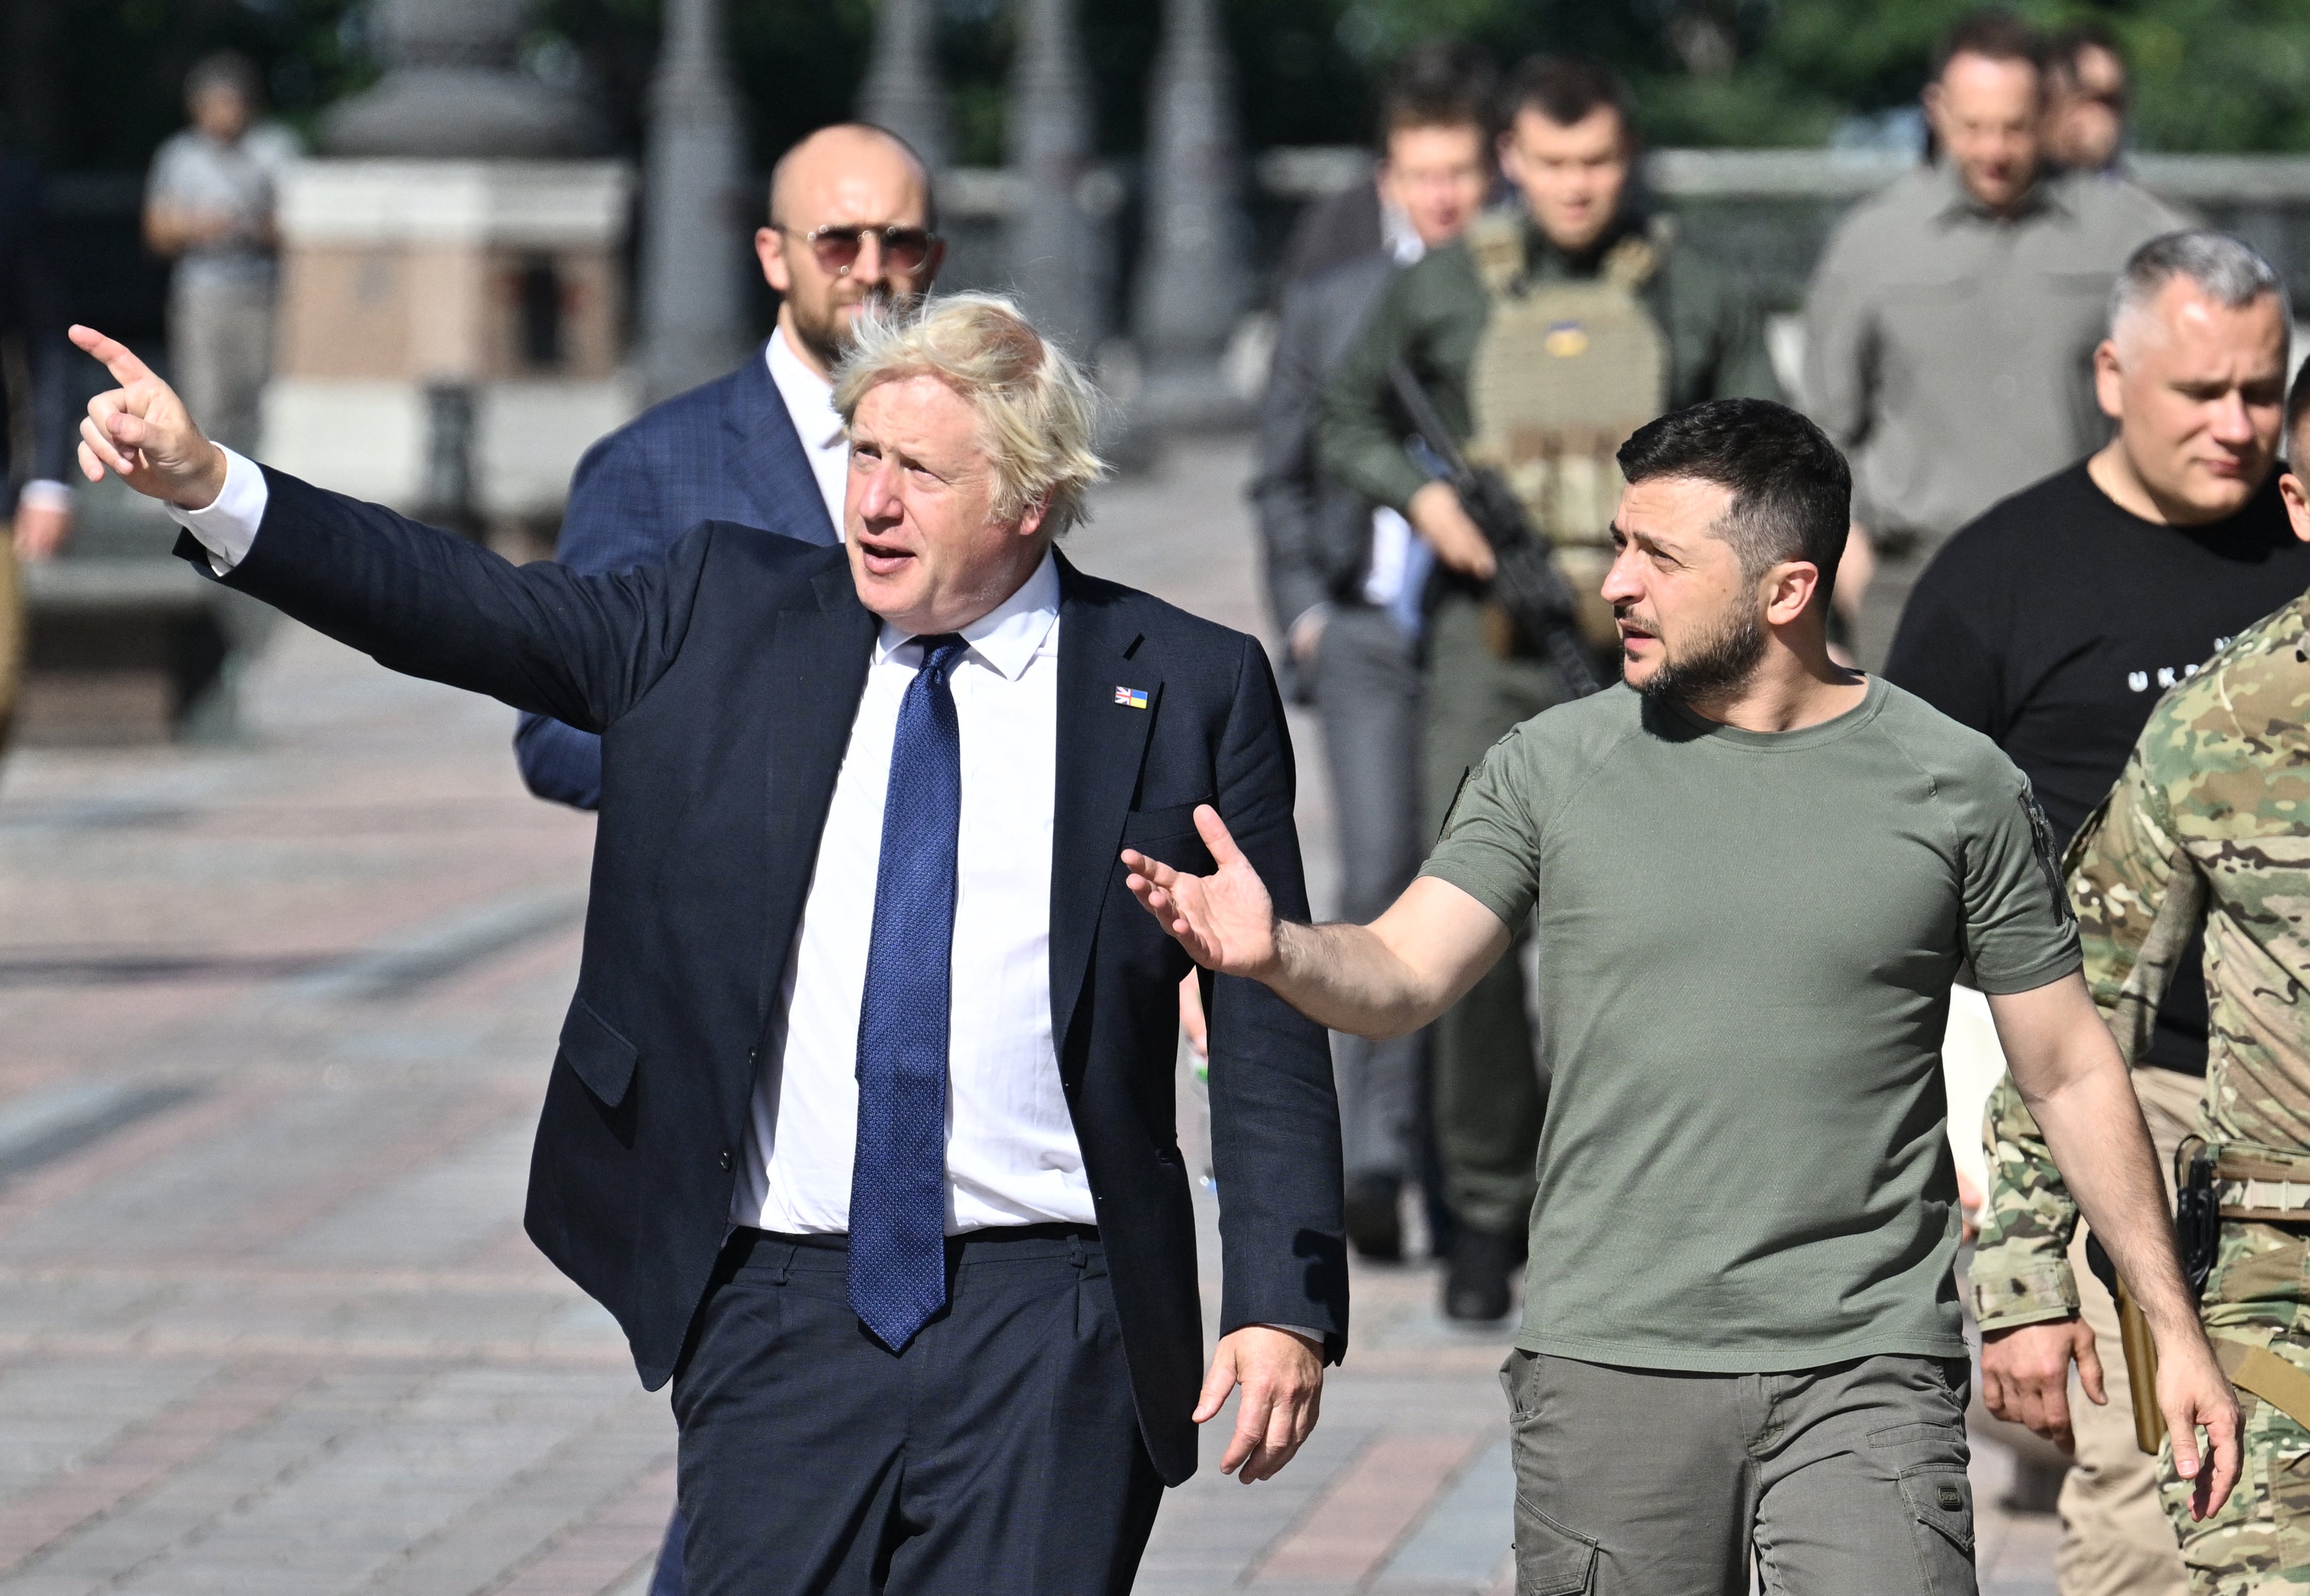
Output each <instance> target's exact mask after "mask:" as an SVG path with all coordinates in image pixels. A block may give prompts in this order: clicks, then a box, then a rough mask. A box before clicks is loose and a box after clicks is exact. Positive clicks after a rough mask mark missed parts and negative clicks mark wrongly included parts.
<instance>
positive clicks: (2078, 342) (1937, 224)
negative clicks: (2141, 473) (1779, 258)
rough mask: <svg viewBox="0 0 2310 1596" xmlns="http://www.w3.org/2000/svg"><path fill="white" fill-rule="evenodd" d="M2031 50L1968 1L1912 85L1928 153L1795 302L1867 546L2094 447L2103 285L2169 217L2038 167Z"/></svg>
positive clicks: (1836, 237)
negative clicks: (1921, 91)
mask: <svg viewBox="0 0 2310 1596" xmlns="http://www.w3.org/2000/svg"><path fill="white" fill-rule="evenodd" d="M2047 91H2048V83H2047V72H2046V67H2045V41H2044V39H2042V38H2041V37H2040V36H2039V34H2038V33H2037V32H2036V30H2034V29H2032V28H2030V27H2029V26H2028V25H2027V24H2026V23H2024V22H2020V21H2019V20H2018V19H2017V18H2015V17H2012V16H2010V15H2009V14H2007V13H2002V12H1982V13H1976V14H1975V15H1973V16H1971V17H1968V18H1967V19H1966V20H1964V21H1962V22H1959V23H1958V25H1957V26H1956V27H1955V28H1953V29H1952V30H1950V34H1949V35H1948V37H1947V38H1946V39H1944V40H1943V42H1942V44H1941V48H1940V50H1939V51H1938V52H1937V55H1936V57H1935V61H1934V65H1933V76H1932V82H1931V83H1929V84H1928V85H1927V86H1926V89H1925V95H1924V108H1925V117H1926V120H1927V122H1928V123H1929V124H1930V126H1931V127H1932V133H1933V135H1934V138H1935V141H1936V143H1937V145H1938V147H1939V149H1940V150H1941V156H1940V158H1939V159H1938V160H1936V161H1935V162H1933V163H1932V165H1929V166H1925V167H1922V168H1920V169H1917V170H1916V171H1915V172H1912V173H1910V174H1908V175H1907V176H1905V177H1903V178H1899V179H1898V181H1896V182H1895V183H1893V184H1892V185H1891V186H1889V187H1888V188H1886V189H1885V190H1884V191H1883V192H1882V193H1880V194H1879V195H1876V196H1875V197H1874V198H1872V199H1870V200H1867V201H1865V202H1863V204H1860V205H1857V206H1855V207H1854V209H1853V211H1851V212H1850V213H1848V214H1847V215H1846V216H1845V220H1844V221H1842V222H1840V223H1839V224H1838V226H1837V230H1836V232H1835V233H1834V234H1832V235H1831V237H1830V239H1829V242H1828V248H1827V249H1826V250H1825V251H1824V252H1823V253H1822V256H1821V258H1820V264H1819V266H1818V267H1817V268H1816V270H1815V272H1814V274H1813V280H1812V286H1811V291H1810V293H1809V294H1808V295H1807V297H1806V300H1805V384H1804V387H1805V397H1806V403H1807V404H1808V405H1809V406H1810V407H1811V412H1812V414H1813V419H1814V420H1816V421H1819V423H1820V425H1821V427H1822V428H1823V429H1825V430H1826V431H1827V432H1828V435H1829V436H1830V437H1831V438H1834V439H1836V441H1837V446H1838V447H1840V448H1842V449H1844V450H1845V453H1846V454H1847V455H1849V456H1850V457H1851V458H1852V461H1853V467H1854V495H1853V497H1854V519H1855V521H1856V522H1857V523H1858V524H1859V525H1861V526H1862V527H1863V529H1865V530H1866V532H1867V533H1868V534H1869V536H1870V539H1871V542H1874V543H1875V544H1876V545H1877V546H1878V547H1879V548H1880V549H1882V550H1885V551H1888V552H1895V553H1898V552H1899V551H1902V550H1904V549H1906V548H1908V547H1910V546H1913V545H1915V544H1916V543H1918V542H1923V543H1924V544H1925V545H1926V546H1927V547H1928V548H1930V547H1931V546H1932V545H1933V544H1937V543H1938V542H1940V541H1941V539H1943V538H1946V537H1947V536H1949V534H1950V533H1953V532H1955V531H1956V530H1957V529H1958V527H1960V526H1962V525H1965V524H1966V523H1967V522H1968V521H1970V520H1972V519H1973V518H1974V517H1975V516H1978V515H1980V514H1981V512H1982V511H1984V510H1985V509H1987V508H1988V507H1990V506H1991V505H1993V504H1994V503H1996V502H1997V501H1998V500H1999V499H2003V498H2005V497H2006V496H2007V495H2009V494H2011V493H2017V492H2019V491H2020V490H2022V489H2023V488H2026V487H2028V485H2029V484H2030V483H2032V482H2034V481H2037V480H2038V479H2039V478H2040V477H2043V476H2044V475H2045V473H2048V472H2051V471H2056V470H2059V469H2060V468H2061V467H2063V466H2064V465H2066V464H2069V463H2070V462H2071V461H2073V460H2076V459H2077V458H2079V457H2080V455H2086V454H2088V453H2089V452H2091V451H2092V450H2094V449H2096V448H2098V447H2100V446H2101V445H2102V444H2103V443H2105V442H2106V441H2107V439H2108V437H2109V428H2108V423H2107V421H2106V419H2105V418H2104V417H2103V416H2102V415H2101V413H2100V412H2099V411H2098V410H2097V408H2096V406H2095V403H2094V397H2093V393H2092V386H2093V385H2092V380H2091V376H2092V372H2091V368H2092V364H2093V351H2094V348H2095V346H2096V345H2097V343H2099V342H2100V340H2101V336H2102V332H2103V327H2104V320H2105V302H2106V299H2107V298H2108V294H2109V288H2110V283H2111V282H2113V281H2114V280H2115V277H2116V275H2117V273H2118V269H2119V268H2120V267H2121V266H2123V265H2124V263H2125V260H2126V257H2127V256H2130V255H2132V253H2133V251H2134V250H2135V249H2136V248H2138V247H2141V245H2142V244H2143V243H2146V242H2147V241H2148V240H2149V239H2152V238H2154V237H2156V236H2157V235H2158V234H2159V233H2163V232H2169V231H2172V230H2174V229H2175V228H2177V227H2180V226H2181V225H2183V223H2182V220H2181V219H2180V218H2179V217H2177V216H2176V215H2175V213H2173V212H2171V211H2169V210H2168V209H2167V207H2166V206H2165V205H2163V204H2159V203H2158V201H2157V200H2155V199H2153V198H2151V197H2150V196H2149V195H2148V194H2147V193H2145V192H2144V191H2142V190H2141V188H2139V187H2137V186H2134V185H2133V184H2132V183H2131V182H2128V181H2125V180H2124V179H2123V178H2105V177H2100V176H2095V175H2090V174H2085V173H2077V172H2069V173H2064V172H2061V171H2058V170H2055V169H2053V168H2051V167H2050V166H2049V165H2048V163H2047V152H2046V150H2045V136H2046V116H2045V112H2046V101H2047Z"/></svg>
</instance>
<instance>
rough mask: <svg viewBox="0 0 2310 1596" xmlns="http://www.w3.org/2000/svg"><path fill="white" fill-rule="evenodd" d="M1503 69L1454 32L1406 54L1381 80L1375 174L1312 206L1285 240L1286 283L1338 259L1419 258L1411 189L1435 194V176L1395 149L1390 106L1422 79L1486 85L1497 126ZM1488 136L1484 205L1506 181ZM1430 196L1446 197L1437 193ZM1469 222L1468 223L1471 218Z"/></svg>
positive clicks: (1484, 101) (1487, 105)
mask: <svg viewBox="0 0 2310 1596" xmlns="http://www.w3.org/2000/svg"><path fill="white" fill-rule="evenodd" d="M1497 80H1498V73H1497V72H1496V71H1495V69H1494V68H1493V65H1492V63H1491V60H1490V58H1489V56H1486V55H1484V53H1483V52H1482V51H1481V50H1478V49H1476V48H1473V47H1472V46H1470V45H1464V44H1461V43H1458V42H1456V41H1454V40H1450V39H1431V40H1429V41H1428V42H1427V43H1425V44H1421V45H1418V46H1415V47H1414V48H1412V49H1411V51H1409V52H1408V53H1406V55H1405V56H1404V57H1403V60H1401V61H1399V62H1397V63H1396V65H1395V68H1394V72H1393V73H1391V74H1390V75H1389V78H1388V81H1387V82H1385V83H1384V84H1382V86H1381V93H1380V124H1381V129H1382V136H1381V147H1380V154H1379V159H1378V160H1376V161H1374V162H1373V163H1372V178H1371V181H1370V182H1368V183H1350V185H1348V186H1347V187H1345V188H1342V189H1341V190H1340V191H1339V192H1338V193H1337V194H1333V195H1327V196H1325V197H1324V198H1323V199H1320V200H1317V201H1316V202H1315V203H1314V204H1310V205H1309V206H1308V207H1307V211H1306V212H1305V213H1303V214H1302V215H1301V216H1300V218H1299V220H1298V222H1297V223H1296V224H1295V225H1294V226H1293V228H1292V230H1291V240H1290V243H1289V244H1287V245H1285V246H1284V250H1283V280H1284V282H1287V283H1290V282H1298V281H1299V280H1300V279H1301V278H1304V277H1315V276H1319V275H1321V274H1322V273H1324V272H1327V271H1329V270H1331V269H1332V268H1333V266H1341V265H1348V264H1349V263H1350V262H1361V261H1367V260H1368V259H1369V258H1370V257H1371V256H1375V255H1379V254H1382V253H1394V254H1395V255H1397V256H1400V257H1401V258H1403V261H1404V264H1406V265H1409V264H1410V263H1411V261H1414V260H1417V259H1419V258H1420V247H1419V232H1418V230H1417V229H1416V228H1415V227H1414V226H1413V223H1412V218H1411V213H1410V210H1409V209H1408V206H1409V204H1410V203H1411V196H1410V195H1409V194H1408V193H1407V188H1408V187H1416V188H1424V189H1429V190H1430V191H1431V193H1432V182H1431V181H1430V180H1429V179H1428V178H1421V177H1420V176H1417V175H1415V176H1411V177H1409V178H1408V177H1407V176H1406V172H1407V169H1406V168H1405V167H1404V166H1403V163H1402V162H1401V161H1398V160H1394V157H1393V156H1392V154H1391V152H1390V150H1389V146H1388V139H1387V135H1386V129H1387V128H1388V127H1389V126H1391V125H1392V124H1391V120H1390V118H1391V116H1392V114H1393V113H1392V112H1391V110H1390V106H1391V104H1392V103H1394V100H1398V99H1401V98H1402V97H1403V96H1404V95H1405V94H1406V93H1407V92H1411V91H1415V90H1416V89H1417V86H1418V85H1420V84H1423V83H1424V84H1429V85H1438V86H1440V85H1444V84H1447V83H1451V84H1457V85H1459V88H1458V89H1457V90H1456V92H1463V93H1464V92H1472V91H1479V90H1481V102H1480V103H1481V107H1482V110H1483V117H1484V121H1485V125H1486V126H1489V125H1490V119H1491V96H1492V94H1493V92H1494V90H1495V87H1496V83H1497ZM1486 138H1487V145H1488V147H1487V149H1486V151H1485V153H1484V168H1485V171H1486V179H1485V186H1484V191H1483V193H1482V195H1480V196H1479V199H1478V201H1477V203H1478V204H1480V205H1481V204H1482V203H1483V202H1484V201H1486V200H1489V199H1490V198H1491V197H1492V195H1493V192H1494V190H1495V189H1497V188H1498V181H1499V169H1498V163H1497V162H1495V161H1494V160H1492V157H1491V152H1490V150H1489V134H1487V135H1486ZM1454 180H1455V181H1456V178H1455V179H1454ZM1429 203H1430V204H1444V203H1446V202H1444V201H1443V200H1441V199H1440V198H1432V197H1431V199H1430V201H1429ZM1461 225H1462V226H1464V225H1466V224H1465V222H1464V221H1463V222H1462V223H1461ZM1407 252H1408V253H1407Z"/></svg>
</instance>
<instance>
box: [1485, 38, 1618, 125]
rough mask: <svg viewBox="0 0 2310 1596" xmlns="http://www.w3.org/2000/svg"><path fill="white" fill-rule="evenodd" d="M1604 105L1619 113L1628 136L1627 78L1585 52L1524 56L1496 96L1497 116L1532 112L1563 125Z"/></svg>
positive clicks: (1509, 117) (1510, 118) (1582, 118)
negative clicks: (1572, 54)
mask: <svg viewBox="0 0 2310 1596" xmlns="http://www.w3.org/2000/svg"><path fill="white" fill-rule="evenodd" d="M1600 108H1610V109H1611V111H1612V113H1613V114H1614V115H1615V116H1617V117H1620V128H1621V131H1622V132H1624V133H1626V134H1628V135H1629V136H1630V137H1631V138H1633V137H1634V136H1635V134H1636V127H1637V123H1636V114H1635V110H1634V108H1633V106H1632V105H1631V103H1630V100H1629V98H1628V82H1627V81H1626V80H1625V79H1623V78H1622V77H1621V76H1620V74H1619V73H1617V72H1614V71H1613V70H1612V69H1611V67H1609V66H1607V65H1604V64H1603V63H1602V61H1596V60H1592V59H1591V58H1589V57H1588V56H1526V57H1525V58H1524V63H1523V64H1522V65H1519V66H1518V67H1517V68H1516V69H1515V75H1514V76H1512V77H1510V78H1509V79H1508V88H1507V93H1506V94H1504V95H1503V96H1501V98H1500V120H1501V121H1502V122H1503V123H1512V122H1514V121H1515V119H1516V118H1517V117H1519V116H1522V115H1523V114H1524V112H1526V111H1532V112H1534V113H1536V114H1538V115H1540V116H1542V117H1547V118H1548V119H1549V120H1550V122H1553V123H1555V124H1556V125H1557V126H1559V127H1569V126H1572V124H1574V123H1575V122H1583V121H1585V120H1587V118H1588V117H1592V116H1594V114H1595V113H1596V112H1597V110H1598V109H1600Z"/></svg>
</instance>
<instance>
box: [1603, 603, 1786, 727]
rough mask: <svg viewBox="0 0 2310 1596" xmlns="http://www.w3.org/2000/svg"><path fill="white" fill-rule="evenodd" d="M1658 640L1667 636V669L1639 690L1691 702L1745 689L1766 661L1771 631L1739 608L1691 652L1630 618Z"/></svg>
mask: <svg viewBox="0 0 2310 1596" xmlns="http://www.w3.org/2000/svg"><path fill="white" fill-rule="evenodd" d="M1629 619H1630V620H1632V621H1634V622H1635V623H1636V624H1637V625H1640V626H1643V627H1644V628H1645V629H1646V630H1647V631H1650V632H1651V633H1652V634H1653V636H1654V637H1655V638H1661V645H1662V647H1661V652H1662V659H1661V666H1660V669H1659V670H1657V671H1654V672H1653V673H1652V675H1651V676H1650V677H1649V678H1647V679H1646V681H1645V683H1644V685H1643V686H1641V687H1639V688H1637V691H1638V692H1640V693H1642V694H1644V696H1645V697H1646V698H1672V699H1674V700H1676V701H1677V702H1679V703H1682V704H1689V703H1691V702H1692V701H1693V700H1694V699H1696V698H1714V697H1715V696H1717V695H1718V694H1720V693H1728V692H1733V691H1735V690H1738V689H1740V688H1741V687H1743V686H1745V685H1746V684H1747V682H1748V681H1749V678H1750V675H1751V674H1752V673H1753V672H1755V671H1756V669H1757V664H1758V662H1759V660H1761V659H1763V658H1764V657H1765V629H1764V627H1763V626H1762V625H1761V624H1760V623H1759V621H1758V620H1757V616H1756V613H1755V612H1753V611H1751V610H1748V609H1737V610H1734V611H1733V612H1732V613H1730V614H1728V615H1726V616H1725V617H1724V619H1723V620H1719V621H1718V622H1717V623H1716V624H1715V626H1713V627H1711V628H1710V629H1708V630H1707V631H1706V632H1703V633H1702V634H1701V635H1700V636H1699V637H1698V638H1695V639H1693V642H1692V644H1691V646H1689V648H1673V649H1672V648H1670V647H1669V646H1668V639H1667V638H1664V637H1662V634H1661V632H1660V631H1659V629H1657V628H1655V627H1654V626H1653V625H1652V624H1651V623H1650V622H1649V621H1647V620H1644V619H1643V618H1642V617H1639V616H1630V617H1629Z"/></svg>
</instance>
